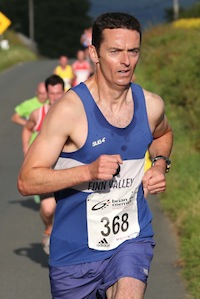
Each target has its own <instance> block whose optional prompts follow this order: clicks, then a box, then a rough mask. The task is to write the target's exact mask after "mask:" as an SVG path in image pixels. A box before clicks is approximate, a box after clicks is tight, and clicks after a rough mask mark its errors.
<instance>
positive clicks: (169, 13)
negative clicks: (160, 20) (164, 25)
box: [165, 2, 200, 22]
mask: <svg viewBox="0 0 200 299" xmlns="http://www.w3.org/2000/svg"><path fill="white" fill-rule="evenodd" d="M199 17H200V3H199V2H196V3H195V4H194V5H192V6H191V7H190V8H187V9H184V8H182V7H180V9H179V18H180V19H187V18H199ZM165 19H166V21H167V22H171V21H173V20H174V12H173V8H168V9H166V10H165Z"/></svg>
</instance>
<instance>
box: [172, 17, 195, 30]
mask: <svg viewBox="0 0 200 299" xmlns="http://www.w3.org/2000/svg"><path fill="white" fill-rule="evenodd" d="M172 25H173V26H174V27H175V28H185V29H188V28H199V29H200V18H190V19H189V18H188V19H179V20H177V21H174V22H173V24H172Z"/></svg>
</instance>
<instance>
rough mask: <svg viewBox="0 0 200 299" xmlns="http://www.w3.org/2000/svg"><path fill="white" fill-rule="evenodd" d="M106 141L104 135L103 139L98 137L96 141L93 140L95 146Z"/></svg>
mask: <svg viewBox="0 0 200 299" xmlns="http://www.w3.org/2000/svg"><path fill="white" fill-rule="evenodd" d="M104 142H106V137H103V138H102V139H98V140H96V141H93V142H92V146H93V147H94V146H97V145H100V144H102V143H104Z"/></svg>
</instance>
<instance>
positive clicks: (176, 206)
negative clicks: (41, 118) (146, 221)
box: [136, 25, 200, 299]
mask: <svg viewBox="0 0 200 299" xmlns="http://www.w3.org/2000/svg"><path fill="white" fill-rule="evenodd" d="M199 34H200V33H199V30H196V29H188V30H183V29H181V28H174V27H173V26H171V25H164V26H157V27H155V28H153V29H152V30H150V31H147V32H145V33H144V38H143V44H142V49H141V59H140V62H139V67H138V69H137V72H136V81H138V83H139V84H141V85H142V86H143V87H144V88H145V89H148V90H150V91H153V92H156V93H158V94H159V95H161V97H162V98H163V99H164V101H165V104H166V111H167V115H168V119H169V121H170V124H171V126H172V128H173V131H174V136H175V140H174V147H173V152H172V156H171V159H172V168H171V171H170V172H169V174H167V192H165V193H164V194H162V195H160V201H161V205H162V207H163V210H164V211H165V212H166V213H167V214H168V215H169V217H170V218H171V219H172V221H173V223H174V224H175V227H176V229H177V232H178V235H179V244H180V261H179V264H180V265H182V267H183V271H182V273H183V275H184V277H185V280H186V284H187V287H188V290H189V292H190V294H191V295H192V298H195V299H196V298H199V291H200V251H199V248H200V237H199V227H200V180H199V177H200V168H199V161H200V143H199V136H200V123H199V115H200V84H199V82H200V71H199V62H200V61H199V60H200V57H199V50H198V49H199V48H200V39H199Z"/></svg>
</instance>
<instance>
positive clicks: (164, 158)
mask: <svg viewBox="0 0 200 299" xmlns="http://www.w3.org/2000/svg"><path fill="white" fill-rule="evenodd" d="M160 159H163V160H165V162H166V170H165V172H166V173H167V172H169V170H170V167H171V161H170V159H169V158H167V157H165V156H157V157H155V158H153V159H152V160H151V162H152V166H154V164H155V162H156V161H158V160H160Z"/></svg>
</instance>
